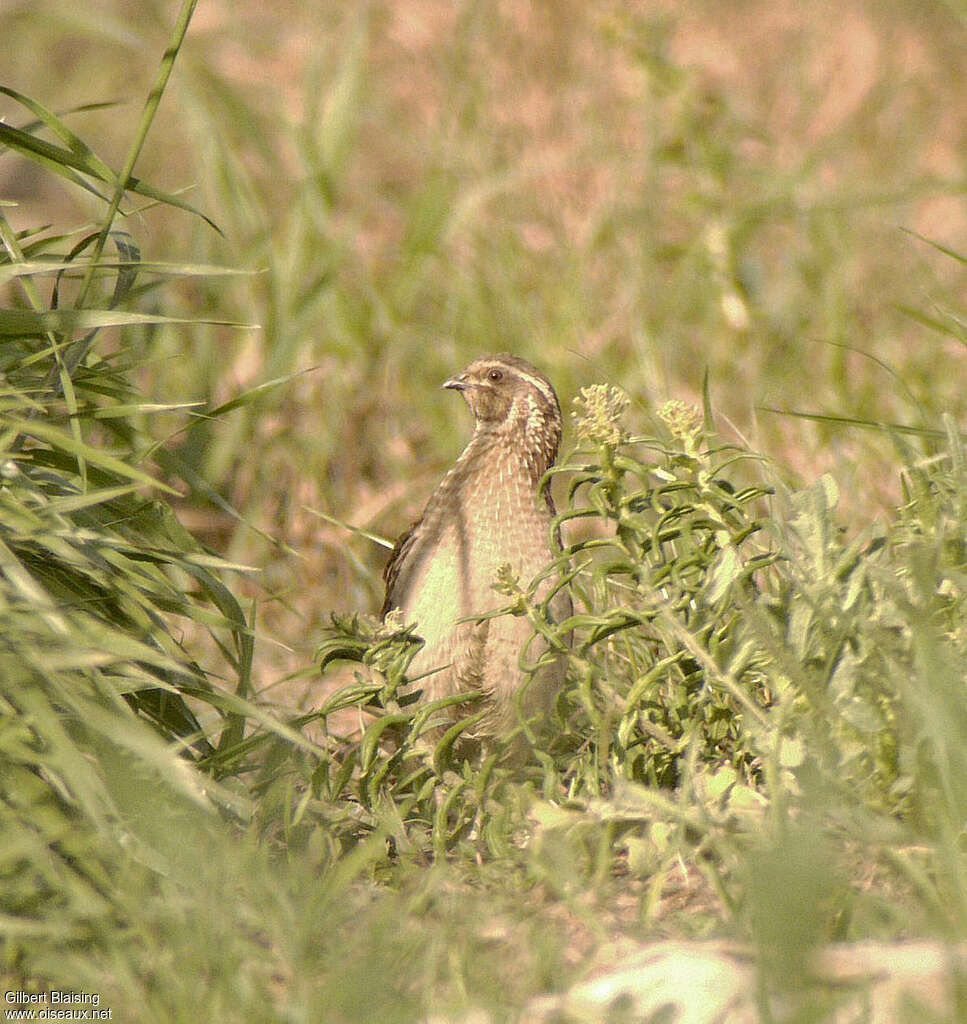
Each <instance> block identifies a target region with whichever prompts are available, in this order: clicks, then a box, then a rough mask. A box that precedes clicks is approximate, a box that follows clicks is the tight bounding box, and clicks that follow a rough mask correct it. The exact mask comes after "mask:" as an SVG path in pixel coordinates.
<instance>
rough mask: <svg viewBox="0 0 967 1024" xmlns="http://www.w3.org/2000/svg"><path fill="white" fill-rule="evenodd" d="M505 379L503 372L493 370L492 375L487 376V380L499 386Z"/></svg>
mask: <svg viewBox="0 0 967 1024" xmlns="http://www.w3.org/2000/svg"><path fill="white" fill-rule="evenodd" d="M503 379H504V373H503V370H491V371H490V373H488V374H487V380H489V381H491V382H492V383H493V384H499V383H500V382H501V381H502V380H503Z"/></svg>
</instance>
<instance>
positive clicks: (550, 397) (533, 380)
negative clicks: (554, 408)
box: [513, 366, 557, 405]
mask: <svg viewBox="0 0 967 1024" xmlns="http://www.w3.org/2000/svg"><path fill="white" fill-rule="evenodd" d="M513 369H514V373H516V374H517V376H518V377H520V379H521V380H526V381H527V383H528V384H532V385H533V386H534V387H535V388H536V389H537V390H538V391H539V392H540V393H541V394H542V395H543V396H544V398H545V399H546V401H547V402H548V404H550V405H557V396H556V395H555V394H554V389H553V388H552V387H551V385H550V384H548V382H547V381H546V380H544V379H543V378H541V377H535V376H533V374H530V373H527V372H526V371H525V370H520V369H518V368H517V367H516V366H515V367H514V368H513Z"/></svg>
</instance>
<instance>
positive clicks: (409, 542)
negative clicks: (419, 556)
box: [379, 519, 421, 619]
mask: <svg viewBox="0 0 967 1024" xmlns="http://www.w3.org/2000/svg"><path fill="white" fill-rule="evenodd" d="M420 522H421V520H420V519H417V520H416V522H415V523H413V525H412V526H411V527H410V528H409V529H408V530H406V531H405V532H404V533H401V534H400V536H399V538H398V539H397V541H396V543H395V544H394V545H393V550H392V552H391V553H390V556H389V561H388V562H387V563H386V566H385V567H384V569H383V580H384V582H385V583H386V592H385V594H384V596H383V607H382V608H380V610H379V617H380V618H381V619H382V618H385V617H386V613H387V612H389V611H391V610H392V608H393V607H394V603H395V601H394V599H395V596H396V583H397V580H398V579H399V575H400V569H401V568H402V567H403V563H404V562H405V561H406V556H407V555H408V554H409V553H410V549H411V548H412V547H413V544H414V542H415V541H416V528H417V527H418V526H419V525H420Z"/></svg>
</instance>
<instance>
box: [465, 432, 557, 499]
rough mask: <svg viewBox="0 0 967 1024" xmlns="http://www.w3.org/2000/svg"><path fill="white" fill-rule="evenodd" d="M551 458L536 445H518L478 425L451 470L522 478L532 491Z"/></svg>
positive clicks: (553, 453)
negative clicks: (530, 486)
mask: <svg viewBox="0 0 967 1024" xmlns="http://www.w3.org/2000/svg"><path fill="white" fill-rule="evenodd" d="M555 455H556V452H547V451H545V450H543V449H542V448H541V447H540V446H539V445H535V444H532V443H531V444H528V443H524V444H521V443H520V441H519V440H518V439H515V438H511V437H508V436H506V435H504V434H502V433H500V432H499V431H497V430H490V429H487V428H486V427H481V426H479V425H478V427H477V429H476V430H475V431H474V434H473V437H471V438H470V441H469V442H468V444H467V447H466V448H464V450H463V452H462V453H461V455H460V458H458V459H457V461H456V464H455V465H454V467H453V470H454V471H457V472H459V474H460V475H461V476H467V475H469V474H476V473H492V474H499V475H502V476H504V477H513V478H516V479H518V480H519V479H521V478H523V479H525V480H527V481H528V482H529V483H530V484H532V485H533V486H534V487H535V488H536V487H537V485H538V484H539V483H540V480H541V477H543V476H544V474H545V473H546V472H547V470H548V469H549V467H550V465H551V463H552V462H553V461H554V456H555Z"/></svg>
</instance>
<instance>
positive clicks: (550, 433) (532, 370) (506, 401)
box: [443, 354, 562, 474]
mask: <svg viewBox="0 0 967 1024" xmlns="http://www.w3.org/2000/svg"><path fill="white" fill-rule="evenodd" d="M443 386H444V387H445V388H452V389H453V390H454V391H459V392H460V393H461V394H462V395H463V397H464V400H465V401H466V403H467V405H469V406H470V409H471V411H472V412H473V415H474V418H475V419H476V430H475V436H478V435H479V436H489V437H491V438H493V439H495V440H503V441H505V442H506V443H508V444H510V445H513V446H515V448H517V449H519V450H520V452H521V454H522V455H523V456H524V457H525V458H526V459H527V460H528V461H529V462H534V463H535V464H536V467H537V468H539V472H540V473H542V474H543V472H544V471H545V470H546V469H547V468H548V467H549V466H550V465H551V464H552V463H553V462H554V459H555V458H556V457H557V449H558V445H560V443H561V429H562V420H561V406H560V403H559V402H558V400H557V395H556V394H555V392H554V388H553V387H552V386H551V382H550V381H549V380H548V379H547V378H546V377H545V376H544V374H543V373H541V372H540V370H538V369H536V367H534V366H531V364H530V363H528V362H526V361H525V360H523V359H519V358H518V357H517V356H511V355H503V354H502V355H496V356H485V357H484V358H482V359H476V360H474V362H472V363H471V364H470V365H469V366H468V367H467V368H466V369H465V370H464V371H463V373H460V374H457V376H455V377H451V378H450V380H448V381H446V383H445V384H444V385H443Z"/></svg>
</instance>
